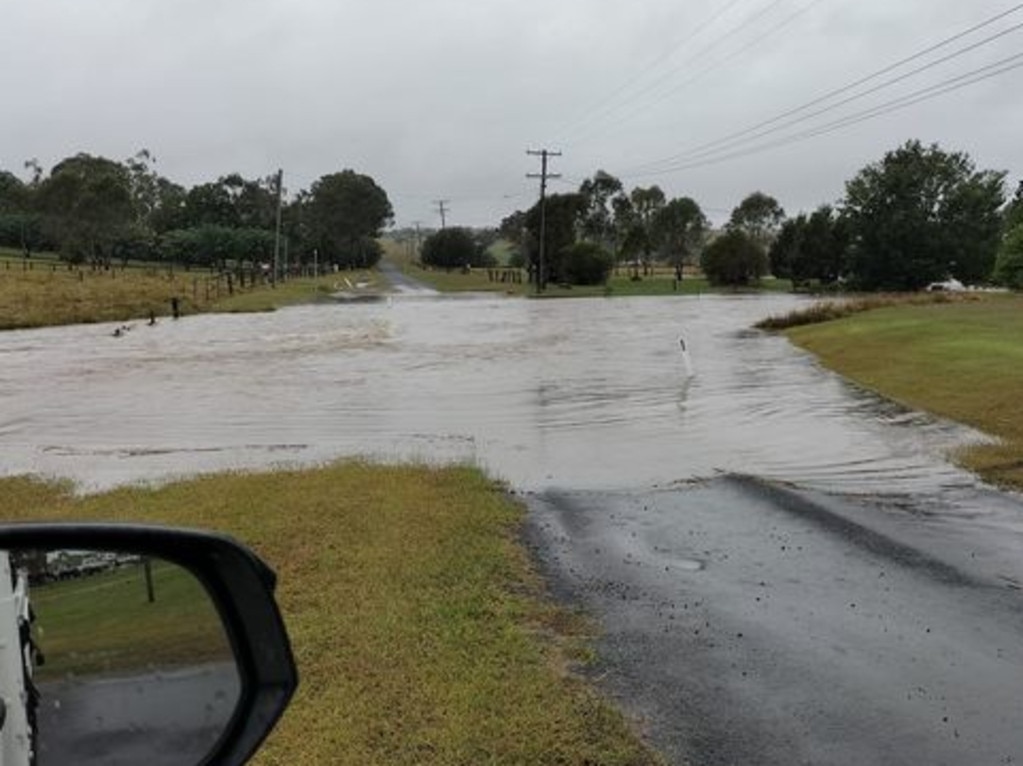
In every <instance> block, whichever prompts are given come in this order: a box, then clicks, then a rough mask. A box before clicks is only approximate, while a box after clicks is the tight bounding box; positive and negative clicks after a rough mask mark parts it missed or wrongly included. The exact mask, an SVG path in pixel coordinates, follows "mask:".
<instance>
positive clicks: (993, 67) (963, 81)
mask: <svg viewBox="0 0 1023 766" xmlns="http://www.w3.org/2000/svg"><path fill="white" fill-rule="evenodd" d="M1010 62H1015V63H1010ZM1021 67H1023V53H1017V54H1015V55H1013V56H1009V57H1007V58H1004V59H1001V60H1000V61H996V62H994V63H993V64H988V65H987V66H983V67H980V68H979V69H975V70H973V71H972V72H967V73H966V74H963V75H959V76H957V77H953V78H950V79H948V80H944V81H942V82H940V83H937V84H935V85H931V86H928V87H926V88H921V89H920V90H917V91H914V92H912V93H909V94H906V95H905V96H901V97H899V98H896V99H892V100H891V101H887V102H885V103H883V104H878V105H876V106H873V107H871V108H869V109H865V110H863V111H860V112H856V113H854V114H851V115H847V116H845V117H843V118H840V119H838V120H834V121H832V122H830V123H825V124H824V125H820V126H817V127H816V128H811V129H809V130H806V131H803V132H802V133H796V134H794V135H791V136H786V137H784V138H780V139H777V140H775V141H772V142H769V143H766V144H760V145H758V146H753V147H749V148H747V149H744V150H741V151H735V152H730V153H725V154H722V155H720V156H717V157H710V158H707V159H703V160H694V161H692V162H683V163H679V164H676V165H673V166H670V167H665V168H662V169H660V170H655V171H651V172H645V173H637V174H631V175H629V174H625V175H622V176H620V177H622V178H644V177H650V176H661V175H667V174H669V173H676V172H680V171H683V170H693V169H696V168H702V167H708V166H711V165H718V164H721V163H723V162H728V161H731V160H734V159H739V158H742V157H749V156H751V155H755V154H761V153H763V152H765V151H769V150H771V149H776V148H779V147H782V146H788V145H790V144H794V143H799V142H802V141H805V140H809V139H811V138H816V137H818V136H823V135H827V134H829V133H834V132H835V131H838V130H842V129H844V128H847V127H851V126H853V125H857V124H859V123H861V122H866V121H868V120H872V119H876V118H877V117H882V116H884V115H887V114H891V113H892V112H897V111H901V110H902V109H907V108H909V107H910V106H914V105H916V104H919V103H922V102H925V101H930V100H932V99H935V98H938V97H940V96H943V95H945V94H947V93H952V92H955V91H958V90H962V89H963V88H966V87H968V86H970V85H975V84H977V83H980V82H984V81H986V80H990V79H992V78H994V77H997V76H999V75H1003V74H1006V73H1008V72H1011V71H1013V70H1016V69H1019V68H1021Z"/></svg>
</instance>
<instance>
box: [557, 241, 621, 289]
mask: <svg viewBox="0 0 1023 766" xmlns="http://www.w3.org/2000/svg"><path fill="white" fill-rule="evenodd" d="M613 265H614V262H613V260H612V258H611V254H610V253H608V252H607V251H606V250H605V249H604V248H602V247H601V246H600V245H597V244H594V243H593V242H578V243H576V244H574V245H570V246H569V247H566V248H565V249H564V250H562V269H563V271H564V274H563V276H564V278H565V281H566V282H568V283H569V284H573V285H602V284H604V283H606V282H607V278H608V277H609V276H610V275H611V267H612V266H613Z"/></svg>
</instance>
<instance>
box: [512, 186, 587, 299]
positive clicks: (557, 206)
mask: <svg viewBox="0 0 1023 766" xmlns="http://www.w3.org/2000/svg"><path fill="white" fill-rule="evenodd" d="M584 207H585V200H584V199H583V197H582V195H581V194H552V195H550V196H549V197H548V198H547V216H546V217H547V224H546V234H547V239H546V244H545V247H544V260H545V274H544V281H545V282H546V281H548V280H551V279H553V280H554V281H557V282H561V281H564V274H563V270H562V262H561V256H562V253H564V251H565V249H566V248H568V247H570V246H571V245H573V244H575V237H576V231H577V230H578V224H579V219H580V216H581V215H582V211H583V209H584ZM526 230H527V231H528V232H529V242H528V245H529V269H530V273H531V274H534V275H535V274H537V273H539V263H540V203H539V202H537V203H536V204H535V205H533V207H532V208H530V209H529V211H528V212H527V213H526Z"/></svg>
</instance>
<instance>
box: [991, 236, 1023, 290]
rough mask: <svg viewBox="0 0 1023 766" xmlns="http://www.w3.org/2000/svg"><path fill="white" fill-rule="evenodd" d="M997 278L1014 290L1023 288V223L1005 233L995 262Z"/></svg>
mask: <svg viewBox="0 0 1023 766" xmlns="http://www.w3.org/2000/svg"><path fill="white" fill-rule="evenodd" d="M995 280H997V281H998V282H999V283H1000V284H1003V285H1005V286H1006V287H1010V288H1012V289H1013V290H1023V224H1020V225H1018V226H1016V228H1014V229H1012V230H1011V231H1010V232H1009V233H1008V234H1006V235H1005V240H1004V241H1003V242H1002V246H1001V249H1000V250H999V251H998V260H997V261H996V263H995Z"/></svg>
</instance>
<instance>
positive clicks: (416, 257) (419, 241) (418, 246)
mask: <svg viewBox="0 0 1023 766" xmlns="http://www.w3.org/2000/svg"><path fill="white" fill-rule="evenodd" d="M422 224H423V222H422V221H413V222H412V225H413V226H415V227H416V249H415V252H414V253H413V258H412V260H414V261H418V260H419V251H420V250H421V249H422V238H423V234H422V231H420V229H419V227H420V226H422Z"/></svg>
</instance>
